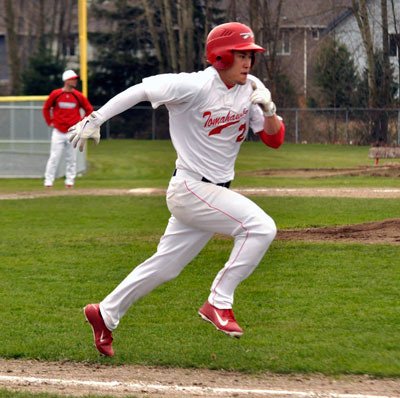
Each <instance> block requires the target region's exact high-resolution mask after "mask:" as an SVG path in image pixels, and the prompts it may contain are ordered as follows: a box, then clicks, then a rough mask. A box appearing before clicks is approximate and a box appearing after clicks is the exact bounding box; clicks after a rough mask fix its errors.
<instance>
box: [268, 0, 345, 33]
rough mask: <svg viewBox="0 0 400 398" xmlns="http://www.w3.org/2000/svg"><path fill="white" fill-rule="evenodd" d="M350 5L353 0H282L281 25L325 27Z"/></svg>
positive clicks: (287, 26)
mask: <svg viewBox="0 0 400 398" xmlns="http://www.w3.org/2000/svg"><path fill="white" fill-rule="evenodd" d="M273 3H277V0H274V1H273ZM350 7H351V0H302V1H298V0H285V1H283V2H282V10H281V27H282V28H299V27H301V28H304V27H310V28H319V29H324V28H326V27H327V26H329V25H330V24H331V23H332V21H334V20H336V18H338V16H340V15H342V14H343V13H345V12H348V11H349V9H350Z"/></svg>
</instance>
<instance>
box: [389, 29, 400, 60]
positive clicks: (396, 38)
mask: <svg viewBox="0 0 400 398" xmlns="http://www.w3.org/2000/svg"><path fill="white" fill-rule="evenodd" d="M399 47H400V34H390V35H389V56H391V57H397V56H398V55H399Z"/></svg>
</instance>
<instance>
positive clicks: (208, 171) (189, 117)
mask: <svg viewBox="0 0 400 398" xmlns="http://www.w3.org/2000/svg"><path fill="white" fill-rule="evenodd" d="M252 81H255V82H256V83H257V85H263V84H262V83H261V81H260V80H259V79H257V78H256V77H255V76H251V75H249V76H248V79H247V82H246V84H244V85H238V84H236V85H235V86H234V87H232V88H230V89H228V88H227V87H226V85H225V83H224V82H223V81H222V80H221V78H220V76H219V74H218V72H217V71H216V70H215V69H214V68H213V67H209V68H207V69H206V70H204V71H201V72H194V73H179V74H162V75H157V76H152V77H148V78H145V79H143V84H144V89H145V91H146V95H147V96H148V98H149V100H150V101H151V103H152V106H153V108H157V107H158V106H160V105H162V104H164V105H166V107H167V109H168V111H169V124H170V134H171V140H172V143H173V145H174V147H175V150H176V152H177V155H178V158H177V161H176V168H177V169H184V170H189V171H193V172H195V173H197V174H199V175H202V176H203V177H205V178H207V179H208V180H210V181H212V182H215V183H219V182H226V181H230V180H233V178H234V164H235V160H236V157H237V155H238V152H239V149H240V146H241V144H242V142H243V141H244V139H245V138H246V136H247V133H248V130H249V127H251V129H252V130H253V131H254V132H256V133H257V132H260V131H262V130H263V126H264V116H263V113H262V111H261V109H260V108H259V106H258V105H254V104H252V103H251V102H250V95H251V93H252V91H253V89H252V87H251V82H252Z"/></svg>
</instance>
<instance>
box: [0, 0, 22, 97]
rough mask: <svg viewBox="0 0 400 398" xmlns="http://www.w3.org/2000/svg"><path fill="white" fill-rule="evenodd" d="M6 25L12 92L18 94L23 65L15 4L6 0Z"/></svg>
mask: <svg viewBox="0 0 400 398" xmlns="http://www.w3.org/2000/svg"><path fill="white" fill-rule="evenodd" d="M4 5H5V23H6V32H7V48H8V67H9V70H10V71H11V90H12V92H13V93H14V94H18V93H19V92H20V90H21V78H20V70H21V63H20V57H19V54H18V36H17V29H16V19H15V10H14V6H15V2H13V1H12V0H5V4H4Z"/></svg>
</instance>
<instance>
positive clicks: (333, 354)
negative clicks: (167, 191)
mask: <svg viewBox="0 0 400 398" xmlns="http://www.w3.org/2000/svg"><path fill="white" fill-rule="evenodd" d="M261 149H262V150H261ZM276 152H278V154H276V153H274V152H273V151H268V150H267V149H265V148H264V147H263V146H262V145H261V144H258V145H256V144H255V143H246V144H245V146H244V148H243V151H242V154H241V157H240V159H239V164H238V178H237V181H235V185H237V186H271V185H272V186H292V183H293V185H294V186H313V185H314V184H317V185H318V186H339V187H340V186H343V185H346V186H372V187H384V186H386V187H398V186H399V185H400V184H399V182H400V181H399V180H398V178H397V179H393V178H387V179H386V178H385V177H363V178H361V177H354V178H353V177H346V178H344V177H341V178H331V179H321V180H319V181H313V180H312V179H309V180H307V179H296V181H291V180H290V179H283V180H279V181H278V180H276V181H275V180H274V179H273V178H260V177H259V178H256V177H254V178H252V179H249V178H247V177H241V176H240V175H241V173H242V172H244V171H245V170H253V171H254V170H260V169H266V168H274V167H275V168H304V167H310V168H321V167H324V168H325V167H339V166H340V167H354V166H360V165H368V164H369V165H370V164H371V160H370V159H368V158H367V157H366V154H367V150H366V149H365V148H360V147H336V146H311V145H304V146H295V145H287V146H285V147H284V148H282V151H276ZM149 154H151V156H149ZM89 161H90V169H89V171H88V173H87V175H85V176H84V177H82V178H81V179H80V180H78V183H77V184H78V187H125V188H132V187H138V186H159V187H165V186H166V184H167V181H168V178H169V175H170V173H171V170H172V169H173V162H174V156H173V151H172V150H171V147H170V143H169V142H162V141H161V142H147V141H146V142H142V141H139V142H136V141H132V142H122V143H121V142H117V141H109V142H102V143H101V144H100V145H99V146H98V147H97V148H94V147H92V146H91V147H90V151H89ZM285 165H286V166H285ZM342 180H343V181H342ZM38 185H39V186H40V185H41V181H38V180H2V183H1V191H2V192H11V191H17V190H20V191H22V190H30V189H40V188H39V187H38ZM58 185H59V187H58V188H59V189H62V188H61V187H62V180H60V181H59V182H58ZM254 201H255V202H257V203H258V204H259V205H260V206H261V207H262V208H263V209H264V210H265V211H266V212H267V213H269V214H270V215H271V216H272V217H273V218H274V219H275V220H276V222H277V225H278V228H280V229H285V228H295V227H310V226H324V225H325V226H327V225H343V224H350V223H359V222H366V221H379V220H383V219H386V218H394V217H399V216H400V205H399V202H398V200H395V199H361V198H360V199H349V198H342V199H339V198H293V197H292V198H285V197H280V198H279V197H255V198H254ZM1 214H2V223H1V231H2V233H1V236H2V239H1V240H0V256H1V261H0V273H1V279H0V308H1V312H2V322H1V328H0V341H1V342H2V344H1V345H0V357H3V358H37V359H41V360H52V361H54V360H69V361H80V362H81V361H85V362H89V363H107V364H146V365H162V366H173V367H194V368H210V369H227V370H239V371H243V372H252V373H253V372H255V373H257V372H263V371H273V372H279V373H294V372H301V373H313V372H318V373H323V374H329V375H339V374H370V375H373V376H379V377H389V376H391V377H400V348H399V344H398V343H399V338H400V330H399V325H400V301H399V282H400V267H399V258H400V246H393V245H392V246H391V245H362V244H350V243H347V244H338V243H304V242H293V241H292V242H284V241H275V242H274V243H273V245H272V246H271V249H270V251H269V252H268V253H267V255H266V256H265V257H264V259H263V260H262V262H261V264H260V266H259V267H258V268H257V269H256V271H255V272H254V274H253V275H251V276H250V277H249V278H248V279H247V280H246V281H244V282H243V283H242V284H241V285H240V286H239V287H238V289H237V291H236V302H235V306H234V308H235V314H236V316H237V319H238V321H239V323H240V324H241V325H242V326H243V328H244V329H245V334H244V336H243V337H242V338H241V339H240V340H236V339H230V338H228V337H226V336H225V335H223V334H222V333H220V332H217V331H215V329H214V328H213V327H212V326H211V325H209V324H206V323H205V322H203V321H201V319H200V317H199V316H198V315H197V309H198V307H199V306H200V305H201V304H202V303H203V301H204V300H205V299H206V298H207V296H208V292H209V287H210V284H211V282H212V280H213V278H214V275H215V274H216V273H217V271H218V270H219V268H220V267H222V265H223V263H224V262H225V261H226V259H227V257H228V255H229V252H230V249H231V246H232V242H231V240H230V239H226V238H223V237H216V238H215V239H214V240H212V241H210V243H209V244H208V245H207V246H206V248H205V249H204V250H203V251H202V252H201V253H200V255H199V256H198V257H197V258H196V259H195V260H194V261H193V262H192V263H191V264H190V265H189V266H188V267H187V268H186V269H185V270H184V271H183V272H182V274H181V275H180V276H179V277H178V278H177V279H175V280H174V281H172V282H170V283H167V284H165V285H163V286H161V287H160V288H158V289H156V290H155V291H154V292H152V294H150V295H149V296H147V297H145V298H144V299H142V300H141V301H139V302H138V303H137V304H135V305H134V306H132V308H131V309H130V311H129V312H128V313H127V315H126V316H125V317H124V318H123V320H122V321H121V324H120V327H119V328H118V329H117V330H116V332H115V333H114V337H115V344H114V346H115V350H116V356H115V357H114V358H111V359H110V358H102V357H99V356H98V355H97V352H96V351H95V350H94V348H93V346H92V340H91V339H92V335H91V330H90V328H89V327H88V326H87V324H85V323H84V319H83V315H82V307H83V306H84V305H85V304H86V303H88V302H96V301H99V300H101V299H102V298H103V297H104V295H106V294H107V293H108V292H109V291H110V290H111V289H113V288H114V287H115V285H116V284H117V283H119V282H120V281H121V280H122V278H124V277H125V276H126V275H127V274H128V273H129V272H130V270H131V269H132V268H133V267H134V266H135V265H137V264H139V263H140V262H141V261H143V260H145V259H146V258H148V257H149V256H150V255H151V254H152V253H153V252H154V250H155V248H156V246H157V243H158V240H159V238H160V236H161V235H162V233H163V230H164V227H165V225H166V222H167V219H168V217H169V214H168V210H167V208H166V205H165V199H164V198H163V197H78V196H77V197H74V196H68V197H48V198H41V199H33V200H32V199H29V200H17V201H15V200H2V201H1Z"/></svg>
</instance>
